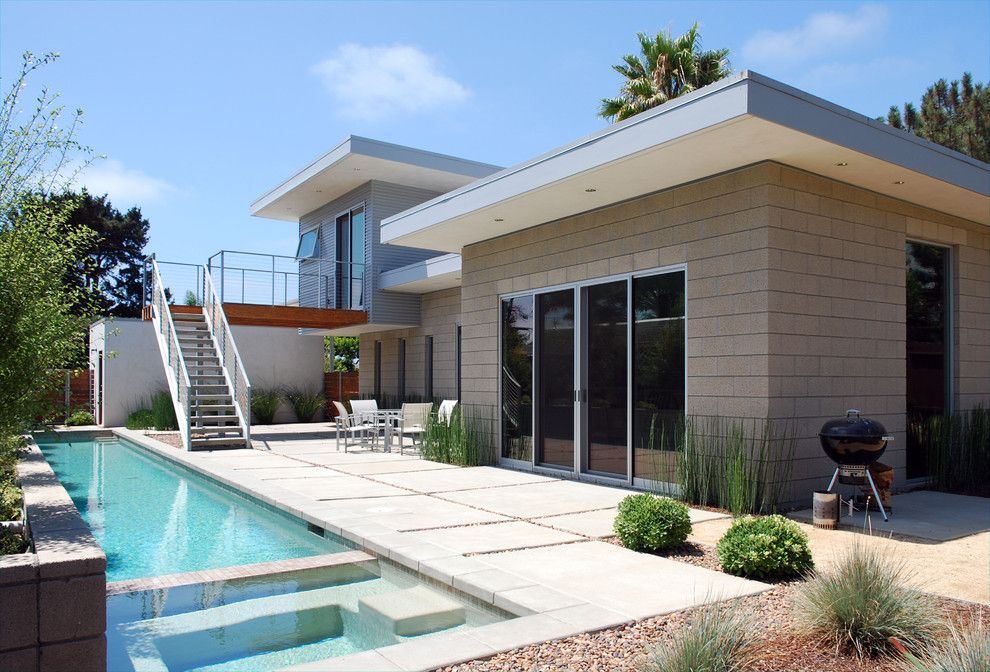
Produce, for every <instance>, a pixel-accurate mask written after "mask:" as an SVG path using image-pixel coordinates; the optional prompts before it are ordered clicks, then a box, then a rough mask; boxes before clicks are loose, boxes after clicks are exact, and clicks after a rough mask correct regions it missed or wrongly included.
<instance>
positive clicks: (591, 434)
mask: <svg viewBox="0 0 990 672" xmlns="http://www.w3.org/2000/svg"><path fill="white" fill-rule="evenodd" d="M685 277H686V276H685V272H684V271H683V270H682V269H677V270H672V271H663V272H659V271H658V272H654V273H644V274H635V275H628V276H620V277H617V278H612V279H609V280H607V281H605V282H589V283H582V284H578V285H574V286H570V287H567V288H564V289H553V290H550V291H544V292H540V291H535V292H532V293H528V294H523V295H521V296H513V297H510V298H504V299H502V302H501V313H502V319H501V325H500V337H501V369H502V373H501V381H500V390H501V399H500V409H501V416H502V417H501V424H502V432H501V434H502V457H503V458H506V459H510V460H517V461H522V462H530V463H531V464H534V465H537V466H546V467H553V468H560V469H567V470H579V471H583V472H588V473H591V474H596V475H601V476H608V477H614V478H617V479H620V480H625V481H627V482H629V481H631V480H632V479H643V480H651V481H662V482H673V481H674V480H675V476H676V474H675V467H676V462H677V460H676V452H675V451H676V446H677V442H676V441H675V438H676V436H677V433H678V432H679V431H680V430H681V428H683V417H684V410H685V374H686V371H685V368H686V367H685ZM529 395H532V396H531V397H530V396H529ZM530 398H532V399H533V400H534V403H532V404H531V405H527V404H526V403H525V402H524V400H528V399H530ZM527 412H530V413H531V414H532V423H531V424H529V423H528V418H527V417H526V415H527ZM530 427H532V430H531V431H530V430H529V428H530Z"/></svg>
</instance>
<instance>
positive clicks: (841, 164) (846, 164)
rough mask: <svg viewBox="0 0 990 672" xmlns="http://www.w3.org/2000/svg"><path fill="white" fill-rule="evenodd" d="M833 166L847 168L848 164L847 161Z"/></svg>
mask: <svg viewBox="0 0 990 672" xmlns="http://www.w3.org/2000/svg"><path fill="white" fill-rule="evenodd" d="M835 165H837V166H838V167H839V168H842V167H843V166H848V165H849V162H848V161H839V162H838V163H837V164H835Z"/></svg>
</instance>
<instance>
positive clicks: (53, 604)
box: [0, 442, 107, 672]
mask: <svg viewBox="0 0 990 672" xmlns="http://www.w3.org/2000/svg"><path fill="white" fill-rule="evenodd" d="M17 473H18V477H19V479H20V483H21V487H22V488H23V490H24V505H25V508H26V510H27V519H28V524H29V525H30V528H31V536H32V541H33V543H34V552H33V553H21V554H17V555H4V556H0V670H18V671H19V672H49V671H52V672H54V671H56V670H77V671H79V672H86V671H89V670H93V671H94V672H95V671H99V672H103V670H106V655H107V654H106V636H105V633H106V566H107V559H106V556H105V555H104V553H103V549H102V548H100V545H99V543H97V541H96V539H94V538H93V535H92V534H90V531H89V528H88V527H87V525H86V523H85V522H84V521H83V519H82V517H80V515H79V512H78V511H77V510H76V507H75V505H74V504H73V503H72V500H71V499H70V498H69V495H68V493H67V492H66V491H65V488H63V487H62V485H61V483H59V480H58V478H57V477H56V476H55V473H54V472H53V471H52V469H51V467H49V466H48V462H47V461H46V460H45V457H44V455H42V454H41V451H40V450H38V447H37V446H36V445H34V443H33V442H32V443H31V446H30V449H29V451H28V453H27V454H26V456H25V457H24V459H23V460H22V461H21V462H20V464H18V465H17Z"/></svg>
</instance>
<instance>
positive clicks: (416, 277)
mask: <svg viewBox="0 0 990 672" xmlns="http://www.w3.org/2000/svg"><path fill="white" fill-rule="evenodd" d="M460 284H461V255H459V254H444V255H441V256H439V257H432V258H430V259H425V260H423V261H418V262H416V263H415V264H409V265H408V266H400V267H399V268H393V269H391V270H388V271H382V274H381V276H380V277H379V282H378V286H379V288H380V289H385V290H390V291H396V292H409V293H414V294H422V293H426V292H430V291H436V290H437V289H446V288H450V287H457V286H459V285H460Z"/></svg>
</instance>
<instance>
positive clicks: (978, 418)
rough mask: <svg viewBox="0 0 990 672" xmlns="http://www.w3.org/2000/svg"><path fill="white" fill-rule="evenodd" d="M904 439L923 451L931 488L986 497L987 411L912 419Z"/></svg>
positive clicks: (989, 476)
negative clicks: (906, 437)
mask: <svg viewBox="0 0 990 672" xmlns="http://www.w3.org/2000/svg"><path fill="white" fill-rule="evenodd" d="M908 440H909V441H911V442H913V443H915V444H917V445H918V446H920V447H921V448H922V449H923V450H924V453H925V456H926V459H927V461H928V474H929V481H928V487H929V488H930V489H931V490H941V491H944V492H955V493H958V494H962V495H979V496H982V497H988V496H990V451H988V450H987V446H990V410H987V409H985V408H983V407H982V406H977V407H976V408H972V409H970V410H968V411H960V412H959V413H953V414H949V415H933V416H930V417H928V418H912V419H911V420H910V422H908Z"/></svg>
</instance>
